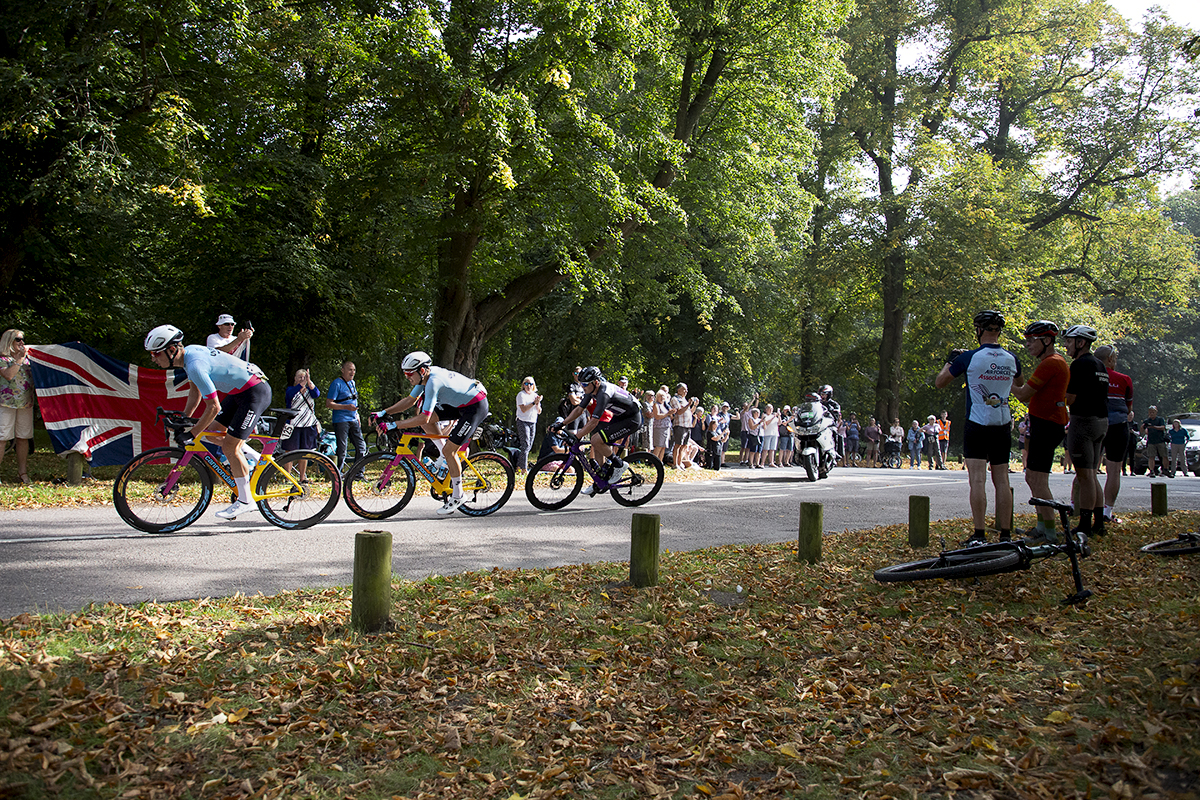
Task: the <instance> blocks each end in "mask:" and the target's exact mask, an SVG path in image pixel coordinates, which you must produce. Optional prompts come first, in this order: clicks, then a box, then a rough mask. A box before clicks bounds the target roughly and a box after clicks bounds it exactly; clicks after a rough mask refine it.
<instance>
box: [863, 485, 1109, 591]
mask: <svg viewBox="0 0 1200 800" xmlns="http://www.w3.org/2000/svg"><path fill="white" fill-rule="evenodd" d="M1029 503H1030V505H1035V506H1044V507H1046V508H1052V509H1054V510H1056V511H1058V514H1059V517H1060V518H1061V521H1062V526H1063V530H1064V531H1068V532H1069V531H1070V530H1071V525H1070V523H1071V516H1070V515H1071V505H1070V504H1069V503H1059V502H1057V501H1055V500H1044V499H1042V498H1039V497H1034V498H1031V499H1030V500H1029ZM1064 538H1065V539H1066V541H1065V542H1063V543H1061V544H1050V543H1046V544H1038V545H1031V544H1026V543H1025V542H1023V541H1015V542H994V543H991V544H988V543H985V542H980V543H978V544H971V545H968V546H966V547H962V548H959V549H957V550H943V551H942V552H941V553H940V554H939V555H938V556H937V557H936V558H926V559H922V560H920V561H910V562H908V563H906V564H894V565H892V566H890V567H883V568H881V569H878V570H876V571H875V580H877V581H879V582H880V583H902V582H908V581H927V580H933V579H935V578H980V577H983V576H985V575H999V574H1001V573H1004V572H1016V571H1017V570H1021V569H1029V568H1030V566H1031V565H1032V564H1033V562H1034V561H1035V560H1039V559H1043V558H1051V557H1052V556H1056V555H1058V554H1059V553H1066V554H1067V556H1068V557H1069V558H1070V559H1071V575H1072V577H1073V578H1074V580H1075V592H1074V594H1070V595H1067V597H1065V598H1064V599H1063V601H1062V602H1063V604H1064V605H1077V604H1080V603H1084V602H1086V601H1087V599H1088V598H1089V597H1091V596H1092V593H1091V592H1090V591H1089V590H1087V589H1084V588H1083V577H1082V575H1081V574H1080V572H1079V559H1080V558H1086V557H1087V556H1089V555H1091V552H1092V551H1091V546H1090V545H1089V544H1088V540H1087V536H1085V535H1084V534H1082V533H1079V532H1076V533H1066V534H1065V535H1064Z"/></svg>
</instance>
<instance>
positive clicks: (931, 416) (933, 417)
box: [929, 414, 937, 419]
mask: <svg viewBox="0 0 1200 800" xmlns="http://www.w3.org/2000/svg"><path fill="white" fill-rule="evenodd" d="M929 418H930V419H937V417H935V416H934V415H933V414H930V415H929Z"/></svg>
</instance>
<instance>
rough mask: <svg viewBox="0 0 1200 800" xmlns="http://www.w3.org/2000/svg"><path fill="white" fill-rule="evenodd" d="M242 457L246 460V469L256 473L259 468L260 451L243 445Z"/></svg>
mask: <svg viewBox="0 0 1200 800" xmlns="http://www.w3.org/2000/svg"><path fill="white" fill-rule="evenodd" d="M242 457H243V458H245V459H246V469H247V470H248V471H249V472H254V468H255V467H257V466H258V451H257V450H255V449H254V448H253V447H250V446H248V445H242Z"/></svg>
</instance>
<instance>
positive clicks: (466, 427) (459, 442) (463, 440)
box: [435, 396, 488, 492]
mask: <svg viewBox="0 0 1200 800" xmlns="http://www.w3.org/2000/svg"><path fill="white" fill-rule="evenodd" d="M438 412H440V413H441V418H442V419H443V420H455V423H454V427H453V428H451V429H450V433H449V435H448V436H447V438H446V440H445V441H444V442H443V443H442V455H444V456H445V457H446V468H447V474H449V476H450V483H451V485H452V486H456V487H458V492H461V491H462V489H461V481H462V466H461V465H460V464H459V463H458V456H457V451H458V450H460V449H462V448H463V445H465V444H467V443H469V442H470V441H471V437H472V436H474V435H475V431H476V430H477V429H478V428H479V425H480V424H481V423H482V422H483V420H484V419H485V418H487V415H488V399H487V397H486V396H484V397H481V398H480V399H479V400H478V402H475V403H470V404H468V405H465V406H462V407H459V408H446V407H441V408H439V409H438ZM435 416H436V414H435ZM455 479H458V482H459V483H457V484H456V483H455Z"/></svg>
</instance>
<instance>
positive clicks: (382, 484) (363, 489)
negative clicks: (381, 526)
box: [342, 453, 417, 519]
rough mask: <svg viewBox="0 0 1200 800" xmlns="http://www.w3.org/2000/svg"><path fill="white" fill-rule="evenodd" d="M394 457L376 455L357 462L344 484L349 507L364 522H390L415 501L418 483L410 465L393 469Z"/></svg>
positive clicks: (390, 455)
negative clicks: (373, 520) (370, 520)
mask: <svg viewBox="0 0 1200 800" xmlns="http://www.w3.org/2000/svg"><path fill="white" fill-rule="evenodd" d="M395 458H396V455H395V454H394V453H374V454H372V455H369V456H366V457H364V458H360V459H359V460H358V461H355V462H354V465H353V466H352V467H350V470H349V471H348V472H347V473H346V477H345V479H344V480H343V482H342V497H343V498H344V499H345V500H346V506H347V507H348V508H349V509H350V510H351V511H353V512H354V513H355V514H358V515H359V516H360V517H362V518H363V519H387V518H388V517H390V516H392V515H393V514H395V513H396V512H397V511H399V510H400V509H402V508H404V507H405V506H406V505H408V501H409V500H412V496H413V490H414V488H415V487H416V484H417V482H416V479H415V478H414V477H413V472H412V467H410V466H409V464H408V462H407V461H401V462H400V463H399V464H396V465H393V464H392V461H393V460H395Z"/></svg>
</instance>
